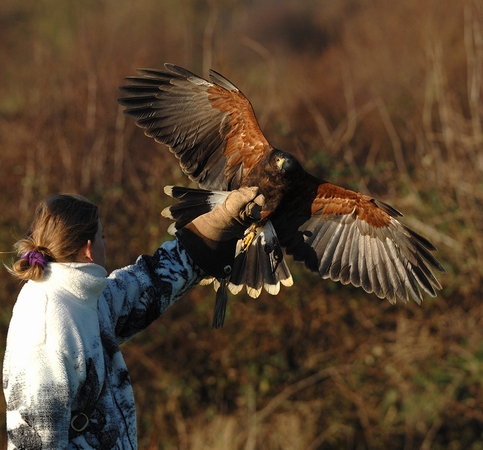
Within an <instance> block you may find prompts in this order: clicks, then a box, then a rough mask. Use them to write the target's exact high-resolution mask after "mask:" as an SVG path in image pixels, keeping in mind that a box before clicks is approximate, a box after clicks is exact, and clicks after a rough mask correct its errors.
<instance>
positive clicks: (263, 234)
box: [119, 64, 445, 328]
mask: <svg viewBox="0 0 483 450" xmlns="http://www.w3.org/2000/svg"><path fill="white" fill-rule="evenodd" d="M165 69H166V70H156V69H139V70H138V73H139V76H131V77H127V78H126V80H128V84H127V85H125V86H121V87H120V90H121V91H122V92H123V93H125V94H128V96H126V97H124V98H120V99H119V103H120V104H121V105H123V106H125V107H126V109H125V111H124V113H125V114H126V115H128V116H130V117H133V118H134V119H136V124H137V125H138V126H140V127H141V128H144V130H145V131H144V132H145V134H146V135H147V136H149V137H152V138H154V139H155V140H156V141H157V142H160V143H163V144H165V145H166V146H168V147H169V149H170V151H171V152H172V153H174V155H175V156H176V157H177V158H178V160H179V164H180V166H181V169H182V171H183V172H184V173H185V174H186V175H187V176H188V177H189V179H191V180H192V181H194V182H196V183H197V184H198V186H199V189H190V188H183V187H173V186H171V187H167V188H165V191H166V192H167V193H168V194H169V195H171V196H172V197H174V198H177V199H179V200H180V202H179V203H177V204H176V205H173V206H171V207H170V208H168V209H167V210H165V212H164V215H165V216H167V217H170V218H172V219H174V220H175V221H176V222H175V224H173V225H174V227H173V226H172V227H170V229H171V232H174V231H175V230H176V229H179V228H180V227H182V226H183V225H185V224H186V223H188V222H189V221H191V220H193V219H194V218H195V217H197V216H198V215H200V214H203V213H206V212H208V211H209V210H211V209H212V208H213V207H214V206H216V205H217V204H219V203H222V202H223V201H224V199H225V198H226V196H227V195H228V193H229V191H231V190H233V189H238V188H240V187H242V186H258V187H259V189H260V191H261V193H262V194H263V195H264V196H265V200H266V203H265V206H264V207H263V210H262V217H261V220H260V221H259V222H258V223H256V224H254V225H252V226H251V227H250V228H249V229H248V230H247V231H246V233H245V237H244V238H243V239H242V240H240V241H239V242H238V245H237V253H236V257H235V263H234V265H233V270H232V272H231V274H230V276H229V278H228V279H227V280H226V283H227V287H228V289H229V290H230V291H231V292H232V293H235V294H236V293H238V292H240V290H241V289H242V288H243V287H244V286H246V289H247V292H248V294H249V295H250V296H252V297H255V298H256V297H258V296H259V295H260V293H261V291H262V289H263V288H264V289H265V290H266V291H267V292H269V293H271V294H274V295H275V294H277V293H278V292H279V289H280V284H283V285H286V286H290V285H292V284H293V280H292V276H291V274H290V270H289V268H288V266H287V264H286V262H285V259H284V256H283V251H282V249H284V250H285V253H286V254H287V255H291V256H292V257H293V259H294V260H295V261H298V262H301V263H304V264H305V266H306V267H307V268H308V269H309V270H311V271H313V272H317V273H319V275H320V276H321V277H322V278H330V279H331V280H333V281H340V282H341V283H343V284H348V283H351V284H353V285H354V286H357V287H359V286H360V287H362V288H363V289H364V290H365V291H366V292H369V293H372V292H373V293H374V294H376V295H377V296H378V297H380V298H387V299H388V300H389V301H390V302H391V303H394V302H396V300H402V301H405V302H406V301H408V299H409V298H412V299H414V300H415V301H416V302H417V303H420V302H421V301H422V295H421V289H422V290H423V291H425V292H426V293H427V294H429V295H430V296H433V297H434V296H436V290H438V289H441V286H440V283H439V282H438V280H437V279H436V277H435V276H434V273H433V270H437V271H440V272H444V271H445V270H444V268H443V266H442V265H441V264H440V263H439V262H438V261H437V260H436V258H435V257H434V256H433V255H432V254H431V251H433V250H435V247H434V246H433V245H432V244H431V243H430V242H429V241H428V240H427V239H425V238H424V237H422V236H420V235H419V234H418V233H416V232H415V231H413V230H411V229H410V228H408V227H407V226H405V225H404V224H403V223H401V222H400V221H399V217H401V216H402V215H401V213H399V212H398V211H397V210H396V209H394V208H393V207H391V206H389V205H388V204H386V203H384V202H382V201H379V200H376V199H374V198H372V197H371V196H368V195H364V194H361V193H357V192H354V191H351V190H348V189H344V188H342V187H339V186H336V185H334V184H331V183H329V182H327V181H324V180H321V179H318V178H316V177H315V176H312V175H310V174H309V173H307V172H306V171H305V170H304V169H303V167H302V166H301V164H300V163H299V162H298V161H297V159H296V158H295V157H294V156H293V155H291V154H290V153H287V152H284V151H281V150H279V149H276V148H274V147H273V146H272V145H271V144H270V143H269V142H268V141H267V139H266V138H265V136H264V135H263V133H262V131H261V129H260V126H259V124H258V122H257V119H256V117H255V113H254V111H253V108H252V106H251V104H250V102H249V100H248V99H247V98H246V97H245V96H244V95H243V93H242V92H241V91H240V90H239V89H238V88H237V87H236V86H235V85H234V84H232V83H231V82H230V81H228V80H227V79H226V78H225V77H223V76H222V75H220V74H219V73H217V72H215V71H214V70H210V74H209V75H210V80H211V81H207V80H205V79H203V78H200V77H199V76H197V75H195V74H193V73H191V72H190V71H188V70H186V69H183V68H181V67H178V66H175V65H173V64H165ZM211 281H213V280H212V279H211ZM214 281H215V289H218V291H222V290H223V289H224V288H225V285H224V282H221V288H220V287H219V286H220V280H218V283H217V282H216V280H214ZM223 296H225V297H226V293H225V294H223V295H221V296H220V298H221V297H223ZM225 304H226V300H219V299H218V295H217V302H216V304H215V318H214V321H213V326H214V327H215V328H216V327H219V326H221V325H222V324H223V320H224V311H225Z"/></svg>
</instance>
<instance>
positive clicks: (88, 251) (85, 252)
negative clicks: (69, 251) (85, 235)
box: [76, 239, 94, 263]
mask: <svg viewBox="0 0 483 450" xmlns="http://www.w3.org/2000/svg"><path fill="white" fill-rule="evenodd" d="M93 261H94V259H93V256H92V241H91V240H90V239H89V240H88V241H87V244H86V245H84V247H82V248H81V249H80V250H79V253H78V254H77V259H76V262H83V263H85V262H93Z"/></svg>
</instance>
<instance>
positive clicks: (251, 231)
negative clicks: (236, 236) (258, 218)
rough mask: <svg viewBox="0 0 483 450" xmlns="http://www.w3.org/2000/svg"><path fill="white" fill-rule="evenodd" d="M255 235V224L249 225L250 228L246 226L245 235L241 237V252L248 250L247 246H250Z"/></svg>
mask: <svg viewBox="0 0 483 450" xmlns="http://www.w3.org/2000/svg"><path fill="white" fill-rule="evenodd" d="M256 235H257V228H256V226H255V225H251V226H250V228H248V229H247V230H246V231H245V237H244V238H243V242H242V248H241V251H242V252H246V251H247V250H248V247H250V245H251V244H252V242H253V239H255V236H256Z"/></svg>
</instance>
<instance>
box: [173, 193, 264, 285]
mask: <svg viewBox="0 0 483 450" xmlns="http://www.w3.org/2000/svg"><path fill="white" fill-rule="evenodd" d="M264 204H265V198H264V197H263V195H261V194H260V191H259V189H258V188H257V187H244V188H240V189H239V190H236V191H233V192H231V193H230V195H229V196H228V197H227V198H226V200H225V202H224V203H223V204H222V205H217V206H215V208H213V210H212V211H210V212H209V213H206V214H203V215H202V216H199V217H197V218H196V219H194V220H193V221H192V222H190V223H188V224H187V225H186V226H184V227H183V228H181V229H180V230H179V231H178V232H177V237H178V239H179V241H180V242H181V243H182V244H183V246H184V247H185V248H186V250H187V252H188V254H189V255H190V256H191V258H192V259H193V260H194V261H195V263H196V264H197V265H198V266H200V267H201V268H202V269H203V270H204V271H205V272H206V273H208V274H209V275H211V276H214V277H216V278H225V277H227V276H228V275H229V274H230V272H231V267H232V265H233V260H234V258H235V247H236V243H237V241H238V239H241V238H242V237H243V234H244V232H245V230H246V229H247V228H248V227H249V226H250V225H251V224H252V223H253V222H256V221H258V220H260V217H261V210H262V207H263V205H264Z"/></svg>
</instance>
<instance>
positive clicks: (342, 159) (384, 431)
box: [0, 0, 483, 450]
mask: <svg viewBox="0 0 483 450" xmlns="http://www.w3.org/2000/svg"><path fill="white" fill-rule="evenodd" d="M0 23H1V27H0V59H1V60H2V61H3V64H2V68H1V69H0V83H1V88H0V148H1V157H0V158H1V159H0V161H1V164H0V199H1V204H2V205H3V206H2V214H1V216H0V251H1V252H2V253H1V257H2V262H3V263H4V264H8V263H10V262H11V261H12V258H13V255H12V254H11V253H10V252H11V250H12V244H13V243H14V242H15V241H16V240H17V239H18V238H19V237H21V236H22V234H23V233H24V232H25V231H26V229H27V227H28V225H29V221H30V220H31V218H32V214H33V211H34V208H35V206H36V205H37V203H38V202H39V201H40V200H41V199H43V198H44V197H45V196H47V195H49V194H51V193H55V192H76V193H80V194H82V195H84V196H86V197H88V198H89V199H91V200H92V201H94V202H95V203H97V204H98V205H99V206H100V209H101V214H102V221H103V225H104V228H105V230H106V240H107V252H108V263H107V264H108V270H112V269H114V268H117V267H121V266H123V265H126V264H128V263H131V262H133V261H134V260H135V258H136V257H137V256H138V255H139V254H141V253H147V252H151V251H154V249H155V248H156V246H157V245H159V244H160V243H162V242H163V241H164V240H166V239H171V237H170V236H169V235H168V234H167V233H166V229H167V226H168V225H169V222H168V221H167V220H165V219H163V218H161V216H160V211H161V210H162V209H163V208H164V207H165V206H167V205H168V204H169V199H168V198H167V197H166V196H165V195H164V194H163V187H164V186H165V185H167V184H181V185H188V181H187V179H186V178H185V177H184V176H183V175H182V173H181V171H180V169H179V166H178V164H177V161H176V160H175V158H174V157H173V156H172V155H171V154H170V153H169V151H168V150H167V149H166V148H165V147H163V146H161V145H159V144H156V143H155V142H153V141H152V140H151V139H148V138H146V137H145V136H144V135H143V133H142V131H141V130H140V129H138V128H137V127H136V126H135V125H134V123H133V121H132V120H130V119H128V118H125V117H124V115H123V114H122V108H121V107H119V106H118V104H117V101H116V100H117V98H118V97H119V96H120V92H119V91H118V89H117V87H118V86H119V85H121V84H122V83H123V78H124V77H125V76H127V75H134V74H135V70H136V68H138V67H153V68H161V67H162V64H163V63H164V62H172V63H175V64H178V65H181V66H183V67H186V68H187V69H189V70H192V71H193V72H195V73H198V74H200V75H204V76H207V72H208V69H209V68H213V69H215V70H217V71H218V72H220V73H222V74H224V75H225V76H226V77H227V78H228V79H230V80H231V81H232V82H233V83H234V84H235V85H237V86H238V87H239V88H240V89H241V90H242V91H243V92H244V93H245V94H246V95H247V97H248V98H249V99H250V100H251V102H252V104H253V107H254V109H255V112H256V114H257V117H258V119H259V122H260V125H261V127H262V129H263V130H264V132H265V134H266V136H267V138H268V139H269V141H270V142H271V143H272V144H273V145H275V146H276V147H278V148H281V149H283V150H286V151H290V152H291V153H293V154H295V155H296V156H297V158H298V159H299V160H300V161H301V162H302V163H303V165H304V166H305V168H306V169H307V170H308V171H310V172H311V173H313V174H314V175H317V176H319V177H321V178H323V179H325V180H327V181H330V182H333V183H336V184H339V185H342V186H344V187H348V188H351V189H355V190H358V191H361V192H364V193H369V194H371V195H373V196H375V197H377V198H380V199H382V200H384V201H386V202H388V203H390V204H391V205H392V206H394V207H395V208H397V209H398V210H400V211H402V212H403V213H404V218H403V219H402V220H403V222H404V223H406V224H407V225H409V226H410V227H412V228H413V229H415V230H416V231H417V232H419V233H421V234H423V235H424V236H426V237H427V238H429V239H430V240H431V241H432V242H433V243H434V244H435V245H436V247H437V248H438V252H437V254H436V256H437V258H438V259H439V260H440V261H441V262H442V264H443V265H444V266H445V268H446V270H447V273H446V274H445V275H442V276H439V279H440V281H441V284H442V286H443V289H442V291H441V292H440V293H439V295H438V297H437V298H434V299H433V298H430V297H425V299H424V302H423V303H422V305H420V306H418V305H416V304H413V303H411V304H410V303H408V304H396V305H391V304H390V303H389V302H388V301H383V300H380V299H378V298H377V297H376V296H374V295H369V294H366V293H365V292H364V291H362V289H355V288H353V287H350V286H342V285H340V284H336V283H333V282H331V281H327V280H321V279H319V278H318V276H316V275H314V274H310V273H308V272H307V271H306V270H305V269H304V268H303V267H302V266H301V265H297V264H295V263H293V262H292V261H291V260H290V258H288V261H289V263H290V267H291V270H292V272H293V276H294V279H295V285H294V286H293V287H291V288H286V289H282V292H281V293H280V294H279V295H278V296H276V297H273V296H270V295H268V294H262V296H261V297H260V298H259V299H257V300H253V299H251V298H249V297H248V296H247V295H245V294H240V295H238V296H236V297H235V296H230V298H229V305H228V311H227V319H226V322H225V326H224V328H223V329H220V330H212V329H211V327H210V324H211V317H212V309H213V305H214V298H215V294H214V291H213V289H212V288H211V287H201V286H199V287H196V288H194V289H193V290H192V291H191V292H189V293H188V295H186V296H185V297H184V298H183V299H182V300H181V301H180V302H179V303H178V304H176V305H174V306H173V307H172V308H171V309H170V310H169V311H168V312H167V313H166V314H165V315H164V316H163V317H161V319H160V320H158V321H157V322H156V323H155V324H153V325H152V326H151V327H150V328H149V329H148V330H146V331H145V332H144V333H142V334H140V335H139V336H138V337H136V338H135V339H133V340H132V341H130V342H129V343H127V344H126V345H125V346H124V348H123V351H124V355H125V358H126V361H127V364H128V366H129V369H130V374H131V378H132V382H133V386H134V390H135V396H136V401H137V408H138V438H139V448H140V449H149V450H151V449H163V450H172V449H179V450H206V449H213V450H218V449H220V450H221V449H229V450H232V449H233V450H238V449H245V450H254V449H269V450H289V449H290V450H292V449H293V450H298V449H306V450H316V449H358V450H359V449H389V448H390V449H401V450H403V449H404V450H411V449H422V450H425V449H436V450H439V449H441V450H442V449H449V450H457V449H472V450H480V449H483V436H482V432H483V408H482V405H483V386H482V381H481V380H482V377H483V303H482V301H481V300H482V296H483V292H482V285H483V239H482V238H483V151H482V143H483V108H482V106H483V104H482V94H483V92H482V86H483V1H481V0H474V1H470V0H468V1H463V0H452V1H449V0H443V1H440V2H433V1H431V0H401V1H399V2H387V1H384V0H332V1H328V0H325V1H321V0H319V1H317V0H304V1H303V2H301V1H298V0H278V1H277V0H262V1H241V0H227V1H221V0H219V1H217V0H206V1H203V0H165V1H162V2H161V1H156V0H138V1H136V2H134V1H129V0H103V1H94V0H87V1H83V2H81V1H72V2H65V1H61V0H42V1H40V2H34V1H32V0H24V1H23V2H17V1H15V0H4V1H3V3H2V8H1V10H0ZM19 289H20V285H19V283H18V282H17V281H15V280H13V279H12V278H11V277H10V276H9V274H8V273H7V271H6V270H2V271H1V272H0V303H1V305H2V309H1V311H0V336H1V340H0V357H2V356H3V351H4V342H5V336H6V332H7V327H8V322H9V319H10V315H11V310H12V306H13V304H14V302H15V298H16V295H17V293H18V291H19ZM26 332H28V330H26ZM4 419H5V403H4V400H3V397H2V398H0V429H2V430H4V429H5V420H4ZM5 446H6V437H5V433H4V432H3V431H2V432H0V447H1V448H4V447H5Z"/></svg>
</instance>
